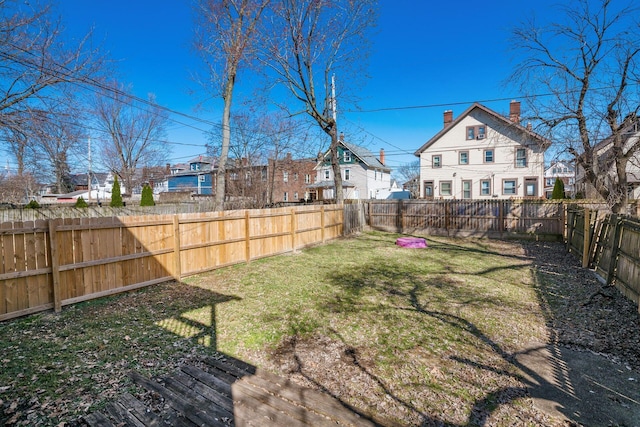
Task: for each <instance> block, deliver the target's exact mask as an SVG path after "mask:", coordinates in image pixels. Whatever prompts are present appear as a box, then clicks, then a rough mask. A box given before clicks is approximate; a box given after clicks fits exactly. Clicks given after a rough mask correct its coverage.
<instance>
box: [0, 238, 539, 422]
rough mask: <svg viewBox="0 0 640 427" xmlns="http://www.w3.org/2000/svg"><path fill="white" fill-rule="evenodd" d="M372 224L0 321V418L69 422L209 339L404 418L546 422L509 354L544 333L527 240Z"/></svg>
mask: <svg viewBox="0 0 640 427" xmlns="http://www.w3.org/2000/svg"><path fill="white" fill-rule="evenodd" d="M397 237H398V236H397V235H394V234H388V233H377V232H370V233H364V234H362V235H360V236H358V237H357V238H353V239H344V240H338V241H334V242H331V243H329V244H327V245H324V246H317V247H314V248H310V249H306V250H304V251H301V252H299V253H296V254H293V255H284V256H278V257H274V258H269V259H262V260H259V261H255V262H252V263H250V264H248V265H244V264H243V265H238V266H234V267H229V268H224V269H220V270H216V271H214V272H212V273H210V274H206V275H201V276H197V277H191V278H188V279H185V280H184V282H183V283H176V282H172V283H167V284H162V285H158V286H154V287H151V288H148V289H145V290H142V291H138V292H133V293H128V294H124V295H119V296H115V297H110V298H104V299H101V300H96V301H91V302H87V303H82V304H77V305H75V306H73V307H68V308H65V309H64V310H63V311H62V313H61V314H53V313H45V314H38V315H33V316H30V317H27V318H23V319H17V320H14V321H10V322H4V323H0V424H2V423H3V422H4V423H9V422H14V423H16V424H18V425H20V424H24V425H33V424H38V423H41V424H50V425H58V423H59V422H61V421H67V422H68V421H70V420H73V419H75V418H77V417H78V416H80V415H82V414H84V413H86V412H87V411H89V412H90V411H92V410H95V409H97V408H99V407H100V406H101V405H103V404H104V403H105V401H107V400H108V399H113V398H115V397H117V396H118V395H119V394H121V393H123V392H125V391H133V392H136V390H135V388H134V387H133V386H132V385H131V383H130V382H129V381H128V379H127V378H126V375H125V374H126V372H128V371H129V370H137V371H139V372H141V373H142V374H145V375H157V374H162V373H164V372H170V371H171V370H173V369H175V367H176V366H178V365H179V364H181V363H186V362H188V361H189V360H190V359H193V358H195V357H197V356H199V355H203V354H212V353H214V352H215V351H219V352H223V353H227V354H230V355H233V356H235V357H238V358H241V359H243V360H245V361H247V362H249V363H253V364H255V365H258V366H262V367H265V368H267V369H270V370H272V371H273V372H275V373H278V374H280V375H283V376H287V377H290V378H292V379H294V380H295V381H298V382H300V383H301V384H303V385H308V386H312V387H315V388H319V389H322V390H325V391H328V392H330V393H331V394H333V395H334V396H336V397H338V398H339V399H341V400H342V401H343V402H345V403H346V404H349V405H352V406H354V407H357V408H359V409H361V410H362V411H363V412H364V413H365V414H368V415H370V416H371V417H373V418H375V419H376V420H379V421H381V422H383V423H386V424H394V425H420V424H426V425H437V424H439V423H442V424H445V425H513V421H514V418H513V417H514V415H516V416H517V417H518V418H519V420H520V424H521V425H537V423H538V422H539V419H540V418H539V417H540V414H538V413H536V412H535V410H534V409H532V407H531V402H530V401H529V399H527V398H526V393H525V390H524V388H523V387H524V385H523V381H522V378H521V376H520V371H519V369H518V367H517V364H515V363H514V358H513V357H512V354H513V353H515V352H517V351H518V350H521V349H522V348H523V347H524V345H525V344H527V343H529V342H531V341H540V342H545V341H546V334H547V332H546V328H545V319H544V316H543V312H542V309H541V308H540V303H539V300H538V296H537V290H536V279H535V274H534V270H533V269H532V265H531V264H532V263H531V260H530V259H529V258H527V257H526V256H525V255H524V250H523V248H522V246H521V245H520V244H519V243H517V242H501V241H489V240H459V239H456V240H453V239H446V238H437V237H434V238H428V239H427V242H428V245H429V246H428V248H427V249H403V248H400V247H397V246H395V245H394V242H395V239H396V238H397Z"/></svg>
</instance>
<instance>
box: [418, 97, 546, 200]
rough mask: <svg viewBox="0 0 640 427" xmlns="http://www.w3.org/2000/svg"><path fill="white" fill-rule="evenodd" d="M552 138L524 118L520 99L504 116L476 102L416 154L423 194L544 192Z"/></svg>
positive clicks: (448, 116)
mask: <svg viewBox="0 0 640 427" xmlns="http://www.w3.org/2000/svg"><path fill="white" fill-rule="evenodd" d="M548 146H549V141H548V140H547V139H546V138H544V137H542V136H540V135H538V134H536V133H535V132H533V131H532V129H531V125H527V126H522V125H521V124H520V102H518V101H512V102H511V103H510V105H509V115H508V116H503V115H500V114H498V113H496V112H495V111H493V110H491V109H489V108H487V107H485V106H484V105H482V104H479V103H474V104H473V105H471V106H470V107H469V108H467V109H466V110H465V111H464V112H463V113H462V114H460V116H458V117H457V118H456V119H454V118H453V111H451V110H447V111H445V112H444V127H443V129H442V130H441V131H440V132H438V133H437V134H436V135H434V136H433V137H432V138H431V139H429V140H428V141H427V142H426V143H425V144H424V145H422V147H420V148H419V149H418V150H417V151H416V152H415V153H414V154H415V155H416V156H417V157H419V158H420V197H421V198H425V199H509V198H525V197H528V198H542V197H543V196H544V152H545V150H546V148H547V147H548Z"/></svg>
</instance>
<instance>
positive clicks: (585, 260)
mask: <svg viewBox="0 0 640 427" xmlns="http://www.w3.org/2000/svg"><path fill="white" fill-rule="evenodd" d="M590 217H591V215H590V212H589V208H584V230H583V231H584V236H583V245H582V268H587V267H589V247H590V246H591V244H590V243H589V240H590V237H591V218H590Z"/></svg>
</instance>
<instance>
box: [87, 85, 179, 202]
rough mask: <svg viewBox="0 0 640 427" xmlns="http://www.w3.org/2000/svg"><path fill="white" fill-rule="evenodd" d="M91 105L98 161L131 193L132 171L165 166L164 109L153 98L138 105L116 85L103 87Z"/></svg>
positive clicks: (151, 96)
mask: <svg viewBox="0 0 640 427" xmlns="http://www.w3.org/2000/svg"><path fill="white" fill-rule="evenodd" d="M105 89H106V90H104V91H103V92H102V93H101V94H100V96H98V97H97V98H96V100H95V103H94V114H95V117H96V123H97V128H98V130H99V131H100V132H102V134H103V135H106V138H104V140H103V147H102V148H103V150H102V161H103V162H104V164H105V165H106V166H107V168H108V169H110V170H111V171H113V172H114V173H116V174H117V175H118V176H119V177H120V178H121V181H122V182H123V184H124V187H125V190H126V191H127V192H129V193H130V192H131V191H132V190H133V189H134V187H135V186H136V185H138V184H141V183H140V182H136V179H135V177H136V170H137V169H138V168H141V167H149V166H158V165H162V164H164V163H165V161H166V158H167V155H168V153H167V150H166V147H165V143H164V139H163V138H164V136H165V128H166V123H167V120H168V118H167V113H166V110H164V109H162V108H160V106H158V105H156V104H155V96H154V95H153V94H149V101H148V102H147V103H143V104H141V103H140V102H138V101H137V100H136V99H134V97H132V96H130V95H129V94H128V93H127V91H125V88H124V87H123V86H122V85H121V84H119V83H116V82H113V83H111V84H110V85H109V86H105Z"/></svg>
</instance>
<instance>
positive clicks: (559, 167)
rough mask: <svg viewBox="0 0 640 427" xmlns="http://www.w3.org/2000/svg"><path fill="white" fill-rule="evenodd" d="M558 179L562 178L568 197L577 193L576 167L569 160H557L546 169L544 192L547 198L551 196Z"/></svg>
mask: <svg viewBox="0 0 640 427" xmlns="http://www.w3.org/2000/svg"><path fill="white" fill-rule="evenodd" d="M556 179H560V180H561V181H562V183H563V184H564V194H565V196H566V197H572V196H574V195H575V183H576V169H575V168H574V167H573V165H572V164H570V163H569V162H567V161H557V162H553V163H551V165H549V167H548V168H546V169H545V170H544V193H545V197H546V198H547V199H550V198H551V195H552V193H553V187H554V186H555V185H556Z"/></svg>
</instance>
